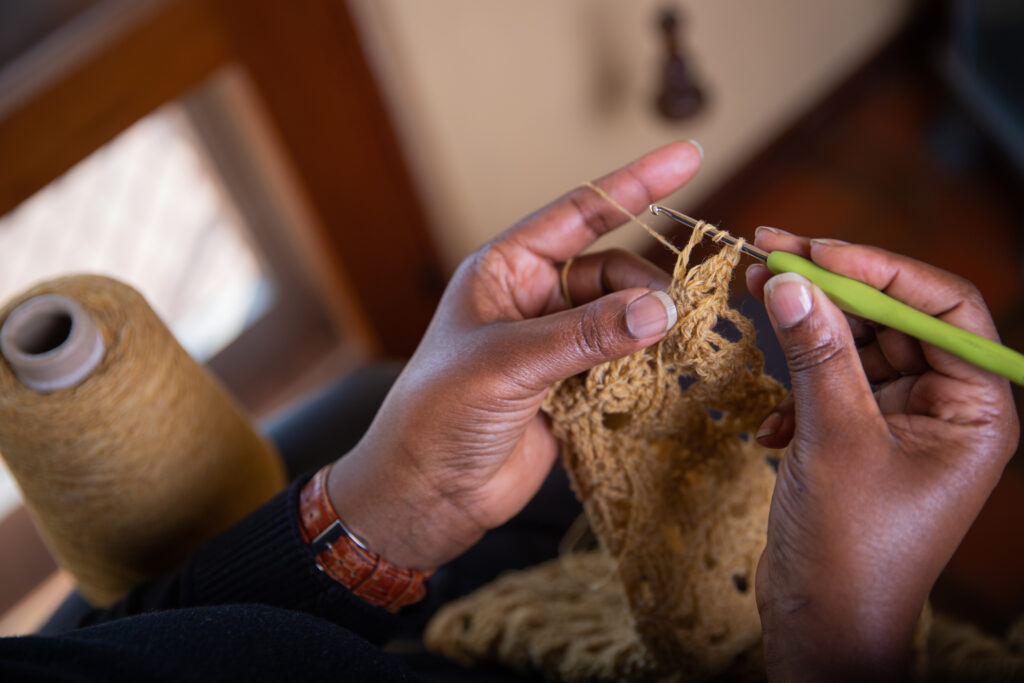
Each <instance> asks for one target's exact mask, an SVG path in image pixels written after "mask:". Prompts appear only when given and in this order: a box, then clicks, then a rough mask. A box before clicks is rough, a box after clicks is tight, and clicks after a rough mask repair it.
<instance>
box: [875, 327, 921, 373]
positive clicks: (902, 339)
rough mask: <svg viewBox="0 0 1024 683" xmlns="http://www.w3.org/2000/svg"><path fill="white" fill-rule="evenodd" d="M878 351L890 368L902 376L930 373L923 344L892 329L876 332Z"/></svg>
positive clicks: (881, 329) (882, 328) (883, 328)
mask: <svg viewBox="0 0 1024 683" xmlns="http://www.w3.org/2000/svg"><path fill="white" fill-rule="evenodd" d="M875 340H876V342H877V344H878V349H879V351H880V352H881V353H882V355H883V356H884V357H885V360H886V362H887V363H888V364H889V366H890V367H891V368H892V369H893V370H894V371H896V373H898V374H900V375H920V374H921V373H923V372H927V371H928V361H927V360H925V357H924V351H922V350H921V342H919V341H917V340H916V339H914V338H913V337H911V336H910V335H907V334H903V333H902V332H900V331H899V330H894V329H892V328H891V327H881V328H879V329H878V330H876V331H875Z"/></svg>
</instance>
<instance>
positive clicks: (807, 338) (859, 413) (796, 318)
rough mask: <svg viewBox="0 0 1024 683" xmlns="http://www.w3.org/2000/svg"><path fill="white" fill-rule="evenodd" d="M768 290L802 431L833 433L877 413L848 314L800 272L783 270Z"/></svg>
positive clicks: (826, 435) (766, 300) (766, 299)
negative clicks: (847, 318)
mask: <svg viewBox="0 0 1024 683" xmlns="http://www.w3.org/2000/svg"><path fill="white" fill-rule="evenodd" d="M764 294H765V306H766V307H767V308H768V315H769V317H770V318H771V321H772V327H774V328H775V334H776V336H777V337H778V339H779V344H780V345H781V346H782V350H783V352H784V353H785V356H786V364H787V365H788V366H789V375H790V381H791V382H792V385H793V399H794V402H795V409H796V418H797V430H798V432H803V433H804V434H805V435H808V436H809V435H812V434H815V435H818V436H821V437H823V438H835V434H836V433H837V432H836V431H835V430H837V429H839V428H848V427H849V425H850V424H851V423H853V424H856V423H857V422H859V421H860V419H859V418H861V417H863V416H866V415H877V414H879V411H878V404H877V403H876V402H875V399H874V395H873V394H872V392H871V386H870V385H869V384H868V380H867V377H866V376H865V374H864V369H863V367H862V365H861V362H860V355H859V354H858V353H857V347H856V345H855V344H854V341H853V335H852V333H851V332H850V326H849V324H848V322H847V320H846V316H845V315H844V314H843V312H842V311H840V310H839V309H838V308H836V306H835V304H833V303H832V302H831V301H829V299H828V297H826V296H825V294H824V292H822V291H821V290H820V289H818V287H817V286H816V285H814V284H812V283H811V282H810V281H809V280H807V278H805V277H803V276H802V275H799V274H797V273H782V274H780V275H776V276H775V277H773V278H771V279H770V280H768V282H767V283H766V284H765V286H764ZM771 419H773V417H772V416H769V417H768V419H766V420H765V422H766V423H767V422H768V421H769V420H771ZM830 434H831V436H830Z"/></svg>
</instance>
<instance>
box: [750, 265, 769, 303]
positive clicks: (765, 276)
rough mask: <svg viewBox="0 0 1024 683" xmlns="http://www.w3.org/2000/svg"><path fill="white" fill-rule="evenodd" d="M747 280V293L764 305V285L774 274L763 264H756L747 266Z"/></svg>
mask: <svg viewBox="0 0 1024 683" xmlns="http://www.w3.org/2000/svg"><path fill="white" fill-rule="evenodd" d="M745 276H746V280H747V291H748V292H750V294H751V296H753V297H754V298H755V299H757V300H758V301H760V302H761V303H764V283H766V282H768V280H769V279H771V276H772V272H771V271H770V270H768V266H766V265H764V264H763V263H755V264H753V265H751V266H747V270H746V273H745Z"/></svg>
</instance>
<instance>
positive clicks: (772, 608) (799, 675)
mask: <svg viewBox="0 0 1024 683" xmlns="http://www.w3.org/2000/svg"><path fill="white" fill-rule="evenodd" d="M758 609H759V611H760V614H761V625H762V632H763V642H764V652H765V664H766V667H767V670H768V673H769V679H770V680H772V681H813V680H822V681H825V680H827V681H846V680H850V681H853V680H857V681H861V680H873V681H902V680H907V679H908V678H909V677H910V673H911V665H912V660H913V657H912V642H913V636H914V625H915V623H916V619H913V620H911V621H910V623H909V625H903V624H902V623H901V622H902V621H903V620H900V619H895V618H893V616H892V614H888V613H884V611H874V610H870V609H867V608H866V607H865V606H864V605H863V604H861V605H858V606H856V607H853V608H849V609H836V608H834V607H833V606H830V605H826V604H822V603H818V602H814V601H810V600H799V601H788V602H787V601H782V600H780V601H764V600H759V601H758Z"/></svg>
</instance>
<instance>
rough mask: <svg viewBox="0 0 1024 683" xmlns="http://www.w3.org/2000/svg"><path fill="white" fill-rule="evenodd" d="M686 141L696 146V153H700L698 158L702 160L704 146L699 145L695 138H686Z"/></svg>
mask: <svg viewBox="0 0 1024 683" xmlns="http://www.w3.org/2000/svg"><path fill="white" fill-rule="evenodd" d="M687 142H689V143H690V144H691V145H693V146H694V147H696V148H697V154H699V155H700V160H701V161H704V146H703V145H701V144H700V143H699V142H697V141H696V140H687Z"/></svg>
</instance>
